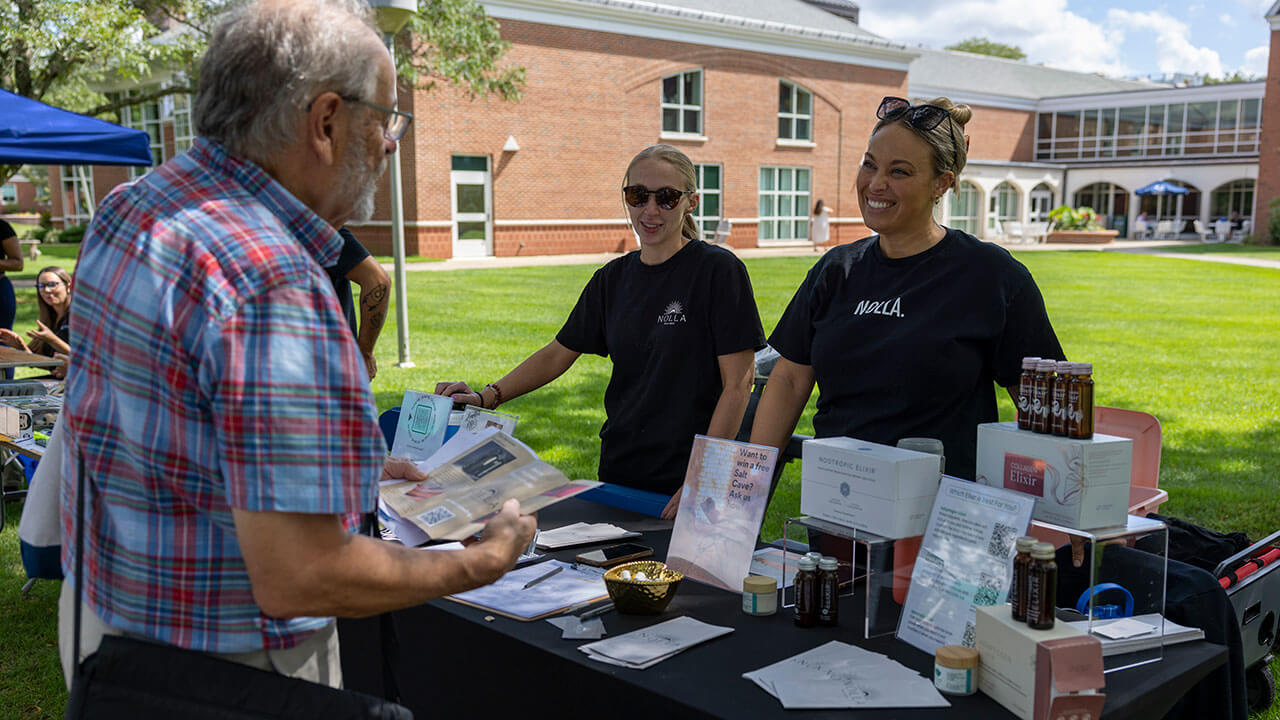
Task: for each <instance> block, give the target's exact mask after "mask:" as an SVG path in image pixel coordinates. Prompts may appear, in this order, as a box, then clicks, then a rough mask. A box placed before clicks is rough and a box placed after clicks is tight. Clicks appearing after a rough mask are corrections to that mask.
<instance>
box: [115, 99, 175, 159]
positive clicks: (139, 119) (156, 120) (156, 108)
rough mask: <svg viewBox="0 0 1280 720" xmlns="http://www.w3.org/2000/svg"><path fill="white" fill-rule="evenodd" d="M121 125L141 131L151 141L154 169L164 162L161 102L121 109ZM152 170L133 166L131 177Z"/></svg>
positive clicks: (155, 101) (154, 101)
mask: <svg viewBox="0 0 1280 720" xmlns="http://www.w3.org/2000/svg"><path fill="white" fill-rule="evenodd" d="M152 90H154V88H147V89H146V90H145V91H144V90H141V89H139V90H130V91H129V92H127V93H125V95H124V98H125V99H126V100H127V99H128V98H130V97H133V96H137V95H141V94H142V93H143V92H151V91H152ZM120 124H121V125H124V126H125V127H128V128H133V129H134V130H141V131H143V132H145V133H146V134H147V136H148V137H149V138H150V139H151V165H152V167H154V166H156V165H159V164H160V163H162V162H164V132H163V130H162V129H161V124H160V101H159V100H149V101H147V102H142V103H138V104H136V105H128V106H125V107H123V108H121V109H120ZM148 170H150V168H145V167H138V166H136V165H135V166H131V167H130V168H129V177H130V178H136V177H139V176H140V175H144V174H146V172H147V171H148Z"/></svg>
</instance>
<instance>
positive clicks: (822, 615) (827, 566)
mask: <svg viewBox="0 0 1280 720" xmlns="http://www.w3.org/2000/svg"><path fill="white" fill-rule="evenodd" d="M797 565H798V566H799V571H798V572H796V578H795V581H794V582H795V593H796V625H799V626H800V627H813V626H814V625H827V626H831V625H839V624H840V577H839V575H838V574H837V568H838V567H839V564H838V563H837V562H836V559H835V558H833V557H830V556H824V555H823V554H822V553H818V552H811V553H808V554H806V555H805V556H804V557H802V558H800V560H799V562H798V563H797Z"/></svg>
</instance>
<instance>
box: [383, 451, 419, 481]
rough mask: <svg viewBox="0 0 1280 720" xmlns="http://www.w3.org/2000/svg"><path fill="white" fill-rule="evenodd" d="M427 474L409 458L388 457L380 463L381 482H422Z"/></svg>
mask: <svg viewBox="0 0 1280 720" xmlns="http://www.w3.org/2000/svg"><path fill="white" fill-rule="evenodd" d="M426 479H427V474H426V473H424V472H422V470H421V469H419V468H418V466H417V465H415V464H414V462H413V461H412V460H410V459H409V458H398V457H389V458H387V459H386V462H384V463H382V482H386V481H387V480H412V481H414V482H422V481H423V480H426Z"/></svg>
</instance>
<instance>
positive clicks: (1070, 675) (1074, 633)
mask: <svg viewBox="0 0 1280 720" xmlns="http://www.w3.org/2000/svg"><path fill="white" fill-rule="evenodd" d="M975 630H976V637H977V649H978V656H979V667H978V689H980V690H981V691H982V692H983V693H985V694H987V695H988V696H990V697H991V698H992V699H993V700H995V701H996V702H998V703H1000V704H1001V705H1003V706H1004V707H1005V708H1006V709H1008V710H1009V712H1011V713H1013V714H1014V715H1017V716H1018V717H1019V718H1022V720H1059V718H1061V720H1069V719H1070V718H1073V717H1074V718H1076V719H1077V720H1086V719H1090V720H1097V718H1098V717H1100V716H1101V715H1102V705H1103V703H1104V702H1105V700H1106V695H1104V694H1102V693H1101V692H1099V691H1100V690H1102V689H1103V688H1104V687H1105V680H1104V677H1103V664H1102V644H1101V643H1100V642H1099V641H1098V639H1097V638H1093V637H1089V636H1088V635H1086V634H1084V633H1082V632H1081V631H1079V630H1076V629H1075V628H1073V627H1071V626H1069V625H1065V624H1063V623H1058V624H1057V625H1055V626H1054V627H1053V628H1052V629H1050V630H1032V629H1031V628H1029V627H1027V625H1026V623H1022V622H1017V621H1015V620H1014V619H1013V617H1012V615H1011V613H1010V609H1009V606H1008V605H992V606H986V607H979V608H978V619H977V625H976V628H975Z"/></svg>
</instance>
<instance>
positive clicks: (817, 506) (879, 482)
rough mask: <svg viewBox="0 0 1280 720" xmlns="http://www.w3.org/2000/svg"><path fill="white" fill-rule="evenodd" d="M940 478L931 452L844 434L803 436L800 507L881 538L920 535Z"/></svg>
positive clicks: (938, 461)
mask: <svg viewBox="0 0 1280 720" xmlns="http://www.w3.org/2000/svg"><path fill="white" fill-rule="evenodd" d="M941 480H942V459H941V458H940V457H938V456H937V455H930V454H928V453H922V452H916V451H914V450H904V449H902V448H896V447H890V446H888V445H879V444H877V443H873V442H866V441H863V440H855V439H853V438H847V437H835V438H822V439H819V440H806V441H805V442H804V457H803V463H802V465H801V468H800V512H802V513H804V514H806V515H810V516H812V517H816V518H819V519H821V520H827V521H829V522H833V523H836V524H838V525H843V526H845V527H852V528H857V529H859V530H866V531H867V532H871V533H875V534H876V535H882V536H884V537H887V538H904V537H914V536H916V535H923V534H924V529H925V525H926V524H928V522H929V511H930V510H932V509H933V499H934V497H935V496H937V494H938V483H939V482H940V481H941Z"/></svg>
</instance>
